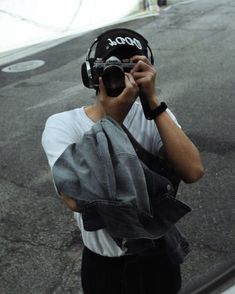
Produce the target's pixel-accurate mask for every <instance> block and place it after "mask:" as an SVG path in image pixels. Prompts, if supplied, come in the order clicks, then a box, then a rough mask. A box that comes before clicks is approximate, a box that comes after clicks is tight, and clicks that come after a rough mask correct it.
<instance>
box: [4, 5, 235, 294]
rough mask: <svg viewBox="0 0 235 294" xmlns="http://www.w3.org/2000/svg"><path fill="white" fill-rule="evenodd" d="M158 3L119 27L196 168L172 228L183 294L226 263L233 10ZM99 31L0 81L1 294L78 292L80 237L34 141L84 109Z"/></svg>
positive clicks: (234, 237)
mask: <svg viewBox="0 0 235 294" xmlns="http://www.w3.org/2000/svg"><path fill="white" fill-rule="evenodd" d="M168 2H169V4H171V6H168V7H167V8H166V9H162V10H161V13H160V15H159V16H156V17H149V18H146V19H140V20H136V21H131V22H128V23H125V24H123V25H122V26H123V27H127V28H131V29H135V30H137V31H138V32H140V33H141V34H143V35H144V36H145V37H146V38H147V39H148V40H149V43H150V46H151V48H152V49H153V53H154V55H155V60H156V66H157V69H158V83H157V88H158V92H159V96H160V98H161V99H162V100H164V101H166V102H167V104H168V105H169V107H170V108H171V110H172V111H173V112H174V113H175V115H176V116H177V118H178V120H179V122H180V124H181V126H182V127H183V129H184V130H185V132H186V133H187V134H188V135H189V137H190V138H191V139H192V140H193V141H194V142H195V143H196V144H197V146H198V147H199V149H200V150H201V153H202V157H203V161H204V164H205V167H206V173H205V176H204V178H203V179H202V180H201V181H199V182H198V183H196V184H193V185H185V184H181V186H180V189H179V195H178V197H179V199H181V200H183V201H185V202H186V203H188V204H189V205H191V206H192V208H193V212H192V213H191V214H190V215H188V216H186V217H185V218H184V219H183V220H182V221H181V222H180V228H181V230H182V231H183V232H184V233H185V234H186V235H187V237H188V239H189V241H190V243H191V247H192V250H191V253H190V254H189V256H188V257H187V259H186V262H185V263H184V264H183V266H182V271H183V290H182V293H192V287H193V286H194V285H196V286H197V287H200V285H202V283H205V282H206V281H208V279H211V278H212V276H213V274H214V273H219V272H221V269H222V270H225V269H226V268H228V267H229V266H232V265H233V264H234V253H235V250H234V249H235V244H234V241H235V234H234V225H232V224H234V191H235V175H234V167H235V166H234V165H235V164H234V163H235V161H234V159H235V154H234V150H235V148H234V147H235V132H234V130H235V120H234V106H235V100H234V76H235V55H234V52H235V34H234V29H235V23H234V16H235V3H234V1H232V0H225V1H219V0H215V1H209V0H204V1H203V0H197V1H168ZM222 2H223V3H222ZM103 30H104V29H99V30H96V31H92V32H90V33H89V34H86V35H83V36H79V37H78V38H75V39H73V40H69V41H68V42H65V43H63V44H60V45H58V46H56V47H53V48H50V49H48V50H45V51H42V52H39V53H37V54H35V55H32V56H28V57H25V58H23V59H21V60H19V61H27V60H43V61H45V65H44V66H42V67H39V68H37V69H35V70H31V71H25V72H21V73H5V72H0V83H1V88H0V99H1V108H0V130H1V136H0V150H1V159H0V163H1V172H0V173H1V176H0V186H1V189H0V218H1V221H0V243H1V246H0V272H1V273H0V293H1V294H14V293H18V294H19V293H20V294H21V293H22V294H24V293H33V294H46V293H53V294H66V293H72V294H73V293H74V294H75V293H82V292H81V285H80V260H81V249H82V243H81V239H80V233H79V231H78V229H77V227H76V225H75V223H74V221H73V217H72V214H71V212H70V211H68V210H67V209H66V208H65V207H64V206H63V205H62V203H61V202H60V201H59V200H58V199H57V197H56V195H55V192H54V188H53V186H52V183H51V176H50V172H49V168H48V165H47V162H46V158H45V155H44V153H43V150H42V148H41V145H40V140H41V133H42V130H43V128H44V123H45V121H46V119H47V117H48V116H50V115H51V114H53V113H56V112H60V111H64V110H67V109H72V108H74V107H79V106H81V105H84V104H88V103H91V102H92V101H93V94H94V93H93V92H92V91H91V90H88V89H85V88H83V86H82V85H81V76H80V67H81V64H82V62H83V61H84V58H85V54H86V50H87V48H88V46H89V45H90V44H91V43H92V41H93V39H94V38H95V36H96V35H97V34H98V33H100V32H101V31H103ZM7 65H9V64H5V65H3V66H1V68H3V67H5V66H7ZM190 291H191V292H190Z"/></svg>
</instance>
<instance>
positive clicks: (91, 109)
mask: <svg viewBox="0 0 235 294" xmlns="http://www.w3.org/2000/svg"><path fill="white" fill-rule="evenodd" d="M85 113H86V115H87V116H88V117H89V118H90V119H91V120H92V121H93V122H97V121H99V120H100V119H101V118H102V117H104V111H103V109H102V107H101V105H99V104H98V103H97V102H96V103H94V104H92V105H89V106H87V107H85Z"/></svg>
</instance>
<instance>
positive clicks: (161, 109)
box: [148, 102, 167, 119]
mask: <svg viewBox="0 0 235 294" xmlns="http://www.w3.org/2000/svg"><path fill="white" fill-rule="evenodd" d="M166 109H167V105H166V103H165V102H161V103H160V105H159V106H157V107H156V108H155V109H153V110H151V111H150V113H149V115H148V116H149V117H148V119H155V118H156V117H157V116H159V114H161V113H162V112H164V111H165V110H166Z"/></svg>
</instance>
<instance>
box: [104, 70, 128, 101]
mask: <svg viewBox="0 0 235 294" xmlns="http://www.w3.org/2000/svg"><path fill="white" fill-rule="evenodd" d="M102 79H103V82H104V86H105V88H106V91H107V94H108V95H109V96H111V97H116V96H118V95H119V94H121V92H122V91H123V89H124V88H125V74H124V71H123V69H122V67H120V66H118V65H109V66H107V67H106V68H105V69H104V71H103V74H102Z"/></svg>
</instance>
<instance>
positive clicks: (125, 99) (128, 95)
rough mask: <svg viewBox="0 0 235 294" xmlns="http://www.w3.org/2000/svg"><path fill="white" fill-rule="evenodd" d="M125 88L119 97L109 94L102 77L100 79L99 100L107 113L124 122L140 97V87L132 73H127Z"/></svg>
mask: <svg viewBox="0 0 235 294" xmlns="http://www.w3.org/2000/svg"><path fill="white" fill-rule="evenodd" d="M125 86H126V87H125V89H124V90H123V91H122V93H121V94H120V95H119V96H117V97H109V96H108V95H107V92H106V89H105V86H104V83H103V81H102V78H100V79H99V94H98V100H99V102H100V104H101V106H102V108H103V110H104V113H105V114H106V115H109V116H111V117H112V118H113V119H114V120H116V121H117V122H118V123H122V122H123V120H124V119H125V117H126V115H127V114H128V112H129V110H130V108H131V106H132V105H133V103H134V102H135V100H136V98H137V97H138V93H139V87H138V85H137V83H136V82H135V80H134V78H133V77H132V75H131V74H129V73H125Z"/></svg>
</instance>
